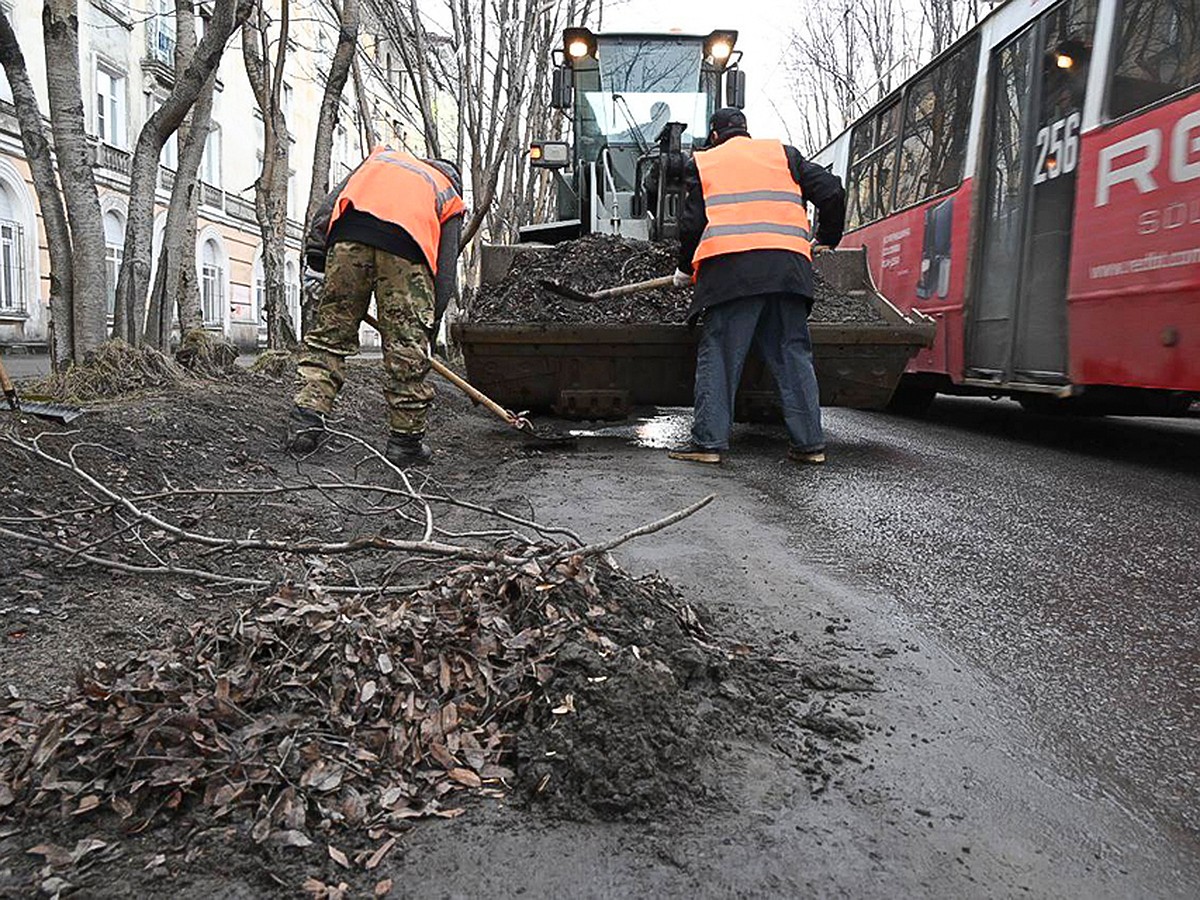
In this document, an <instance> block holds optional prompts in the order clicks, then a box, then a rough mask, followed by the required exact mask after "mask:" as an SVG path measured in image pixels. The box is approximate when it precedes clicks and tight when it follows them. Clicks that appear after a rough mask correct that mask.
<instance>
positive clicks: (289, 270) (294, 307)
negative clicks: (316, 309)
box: [283, 259, 300, 329]
mask: <svg viewBox="0 0 1200 900" xmlns="http://www.w3.org/2000/svg"><path fill="white" fill-rule="evenodd" d="M283 277H284V285H285V286H286V289H287V308H288V315H289V316H291V317H292V327H293V328H297V329H298V328H299V327H300V278H299V276H298V275H297V274H296V264H295V263H294V262H292V261H291V260H290V259H289V260H288V261H287V262H286V263H284V266H283Z"/></svg>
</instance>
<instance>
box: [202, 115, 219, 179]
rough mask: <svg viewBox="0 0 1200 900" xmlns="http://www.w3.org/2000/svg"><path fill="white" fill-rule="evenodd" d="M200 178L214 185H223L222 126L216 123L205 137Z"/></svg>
mask: <svg viewBox="0 0 1200 900" xmlns="http://www.w3.org/2000/svg"><path fill="white" fill-rule="evenodd" d="M200 180H201V181H203V182H204V183H206V184H211V185H212V186H213V187H220V186H221V128H220V126H217V125H214V126H212V127H211V128H210V129H209V131H208V137H207V138H205V139H204V158H203V159H202V160H201V163H200Z"/></svg>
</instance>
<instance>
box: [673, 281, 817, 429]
mask: <svg viewBox="0 0 1200 900" xmlns="http://www.w3.org/2000/svg"><path fill="white" fill-rule="evenodd" d="M702 323H703V326H702V331H701V335H700V345H699V348H698V349H697V354H696V395H695V397H696V399H695V407H696V408H695V418H694V420H693V422H692V440H693V441H694V442H695V443H696V444H697V445H699V446H701V447H708V448H710V449H713V450H724V449H726V448H727V447H728V446H729V432H730V430H731V429H732V428H733V402H734V397H735V395H736V394H737V389H738V383H739V382H740V381H741V380H742V367H743V366H744V365H745V362H746V356H747V354H748V353H749V352H750V347H751V345H753V346H754V348H755V349H756V350H757V351H758V355H759V356H760V357H761V358H762V361H763V362H764V363H765V364H766V366H767V368H768V369H769V370H770V372H771V374H772V375H773V376H775V383H776V385H778V387H779V399H780V402H781V405H782V406H783V421H784V424H785V425H787V430H788V434H789V435H790V436H791V439H792V445H793V446H794V447H797V448H798V449H800V450H820V449H824V447H825V436H824V434H823V433H822V431H821V406H820V397H819V394H818V391H817V376H816V373H815V372H814V371H813V362H812V338H811V337H810V336H809V333H808V309H807V307H806V305H805V303H804V301H803V300H802V299H801V298H799V297H791V296H788V295H784V294H764V295H760V296H757V297H742V298H740V299H737V300H729V301H727V302H725V303H719V304H717V305H716V306H713V307H710V308H709V309H706V310H705V311H704V318H703V319H702Z"/></svg>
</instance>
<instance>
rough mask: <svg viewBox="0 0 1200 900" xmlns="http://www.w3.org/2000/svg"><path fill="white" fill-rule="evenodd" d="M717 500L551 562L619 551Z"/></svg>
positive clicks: (710, 498)
mask: <svg viewBox="0 0 1200 900" xmlns="http://www.w3.org/2000/svg"><path fill="white" fill-rule="evenodd" d="M716 499H717V495H716V494H709V495H708V496H707V497H705V498H704V499H703V500H699V501H697V502H696V503H693V504H692V505H691V506H688V507H685V508H684V509H680V510H677V511H676V512H673V513H671V514H670V515H669V516H664V517H663V518H661V519H658V520H657V521H654V522H649V523H647V524H645V525H641V526H639V527H637V528H635V529H633V530H632V531H627V532H625V533H624V534H622V535H618V536H617V537H615V538H613V539H612V540H609V541H604V542H603V543H598V544H588V545H586V546H584V547H580V548H578V549H575V550H561V551H559V552H558V553H556V554H555V555H554V556H553V557H552V559H551V560H550V561H551V562H552V563H555V562H558V561H560V560H563V559H567V558H569V557H572V556H601V555H603V554H605V553H608V552H609V551H610V550H615V549H617V547H620V546H621V545H622V544H626V543H628V542H629V541H632V540H633V539H634V538H639V537H643V536H645V535H647V534H654V532H656V531H662V530H663V529H664V528H670V527H671V526H672V525H674V524H675V523H676V522H682V521H683V520H684V519H686V518H687V517H688V516H691V515H694V514H696V513H698V512H699V511H700V510H702V509H704V507H706V506H708V504H710V503H712V502H713V501H714V500H716Z"/></svg>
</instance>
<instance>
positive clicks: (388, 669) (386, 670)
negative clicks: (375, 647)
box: [375, 653, 395, 675]
mask: <svg viewBox="0 0 1200 900" xmlns="http://www.w3.org/2000/svg"><path fill="white" fill-rule="evenodd" d="M375 663H376V665H378V666H379V671H380V672H381V673H383V674H384V675H391V674H392V670H393V669H394V668H395V667H394V666H393V665H392V658H391V657H390V656H388V655H387V654H386V653H380V654H379V659H377V660H376V661H375Z"/></svg>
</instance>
